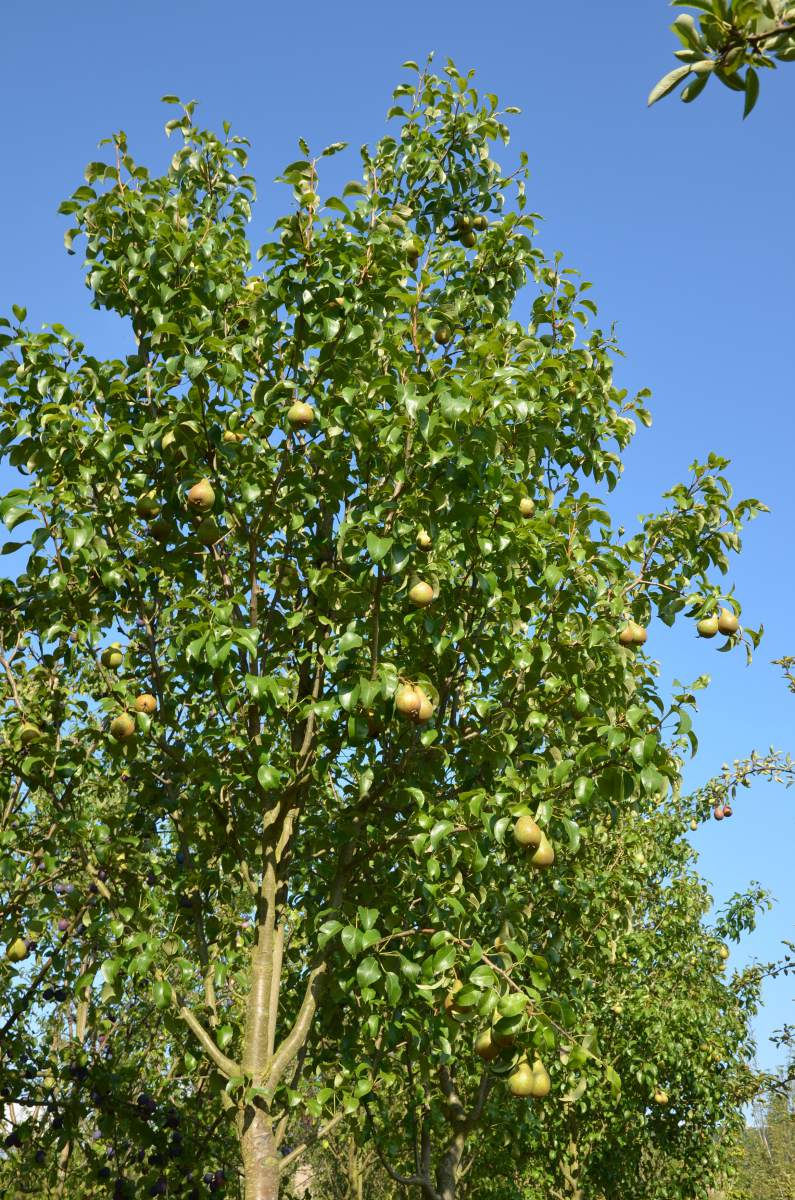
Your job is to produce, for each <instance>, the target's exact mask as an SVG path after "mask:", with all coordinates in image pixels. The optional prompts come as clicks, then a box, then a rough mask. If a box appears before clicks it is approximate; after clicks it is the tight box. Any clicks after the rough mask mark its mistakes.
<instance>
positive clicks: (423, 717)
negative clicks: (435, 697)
mask: <svg viewBox="0 0 795 1200" xmlns="http://www.w3.org/2000/svg"><path fill="white" fill-rule="evenodd" d="M415 690H416V691H418V692H419V694H420V707H419V710H418V712H417V720H418V721H421V722H423V723H424V722H425V721H430V719H431V717H432V716H433V713H434V709H435V707H436V706H435V704H434V703H433V701H432V700H431V698H430V696H428V695H427V693H426V692H425V691H423V689H422V688H421V687H418V688H416V689H415Z"/></svg>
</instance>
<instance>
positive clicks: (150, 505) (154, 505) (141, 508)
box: [135, 492, 160, 521]
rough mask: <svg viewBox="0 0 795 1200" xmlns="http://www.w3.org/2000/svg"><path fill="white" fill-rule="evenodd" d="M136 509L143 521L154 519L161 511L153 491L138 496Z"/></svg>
mask: <svg viewBox="0 0 795 1200" xmlns="http://www.w3.org/2000/svg"><path fill="white" fill-rule="evenodd" d="M135 511H136V513H137V514H138V516H139V517H140V518H141V520H142V521H154V519H155V517H156V516H157V514H158V513H159V512H160V505H159V504H158V502H157V500H156V499H155V497H154V496H153V495H152V493H151V492H148V493H147V495H145V496H139V497H138V503H137V504H136V505H135Z"/></svg>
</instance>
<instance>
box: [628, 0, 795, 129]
mask: <svg viewBox="0 0 795 1200" xmlns="http://www.w3.org/2000/svg"><path fill="white" fill-rule="evenodd" d="M673 4H674V7H675V8H689V9H694V10H695V11H696V13H697V14H698V16H697V18H696V17H694V16H693V15H692V13H689V12H684V13H680V14H679V16H678V17H677V18H676V20H675V21H674V23H673V26H672V29H673V32H674V33H675V34H676V36H677V38H678V39H679V42H680V43H681V45H680V48H679V49H678V50H675V51H674V53H675V55H676V57H677V58H678V59H679V62H680V65H679V66H678V67H674V69H673V71H669V72H668V74H667V75H664V76H663V78H662V79H661V80H660V81H659V82H658V83H657V84H655V86H654V87H653V88H652V91H651V94H650V96H649V104H655V103H656V102H657V101H658V100H661V99H662V97H663V96H667V95H669V94H670V93H671V92H673V91H675V89H676V88H678V87H680V86H681V88H682V90H681V93H680V98H681V99H682V100H684V102H685V103H686V104H688V103H690V102H692V101H693V100H695V99H696V97H697V96H700V95H701V93H702V92H703V90H704V88H705V87H706V86H707V84H708V83H709V81H710V79H711V78H712V77H713V76H714V77H715V78H716V79H718V80H719V81H720V82H721V83H722V84H723V85H724V87H727V88H730V89H731V90H732V91H734V92H740V93H741V94H742V96H743V99H744V107H743V116H745V117H747V116H748V114H749V113H750V112H751V111H752V109H753V108H754V105H755V104H756V102H757V100H758V98H759V71H760V70H775V68H776V67H777V66H778V64H779V63H782V62H784V63H786V62H795V4H793V3H792V0H673Z"/></svg>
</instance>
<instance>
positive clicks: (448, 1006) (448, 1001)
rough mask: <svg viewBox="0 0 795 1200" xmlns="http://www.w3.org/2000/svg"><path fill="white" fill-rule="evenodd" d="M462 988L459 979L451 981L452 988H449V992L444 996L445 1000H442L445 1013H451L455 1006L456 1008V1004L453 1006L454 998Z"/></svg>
mask: <svg viewBox="0 0 795 1200" xmlns="http://www.w3.org/2000/svg"><path fill="white" fill-rule="evenodd" d="M463 986H464V985H463V983H462V982H461V980H460V979H454V980H453V983H452V986H451V988H450V991H449V992H448V993H447V995H446V996H445V998H444V1011H445V1012H446V1013H451V1012H452V1011H453V1009H454V1008H455V1006H456V1004H455V998H456V994H457V993H458V992H460V991H461V988H462V987H463Z"/></svg>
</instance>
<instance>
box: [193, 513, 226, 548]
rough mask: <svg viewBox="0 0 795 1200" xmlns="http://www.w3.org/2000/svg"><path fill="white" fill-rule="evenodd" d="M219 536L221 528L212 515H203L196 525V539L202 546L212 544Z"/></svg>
mask: <svg viewBox="0 0 795 1200" xmlns="http://www.w3.org/2000/svg"><path fill="white" fill-rule="evenodd" d="M220 536H221V530H220V529H219V528H218V526H217V524H216V523H215V521H214V520H213V518H212V517H205V518H204V520H203V521H200V522H199V524H198V525H197V526H196V540H197V541H199V542H201V544H202V545H203V546H214V545H215V543H216V542H217V541H218V539H219V538H220Z"/></svg>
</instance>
